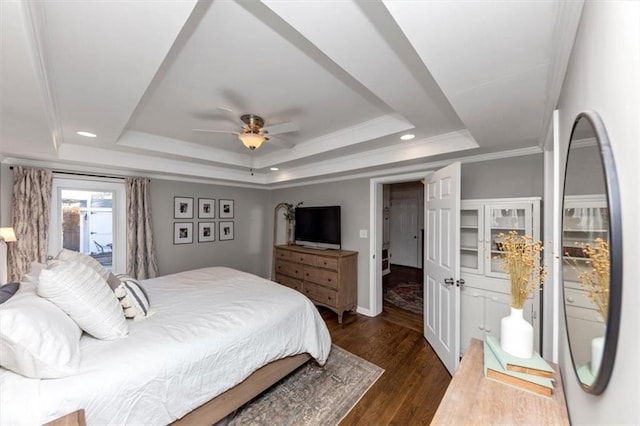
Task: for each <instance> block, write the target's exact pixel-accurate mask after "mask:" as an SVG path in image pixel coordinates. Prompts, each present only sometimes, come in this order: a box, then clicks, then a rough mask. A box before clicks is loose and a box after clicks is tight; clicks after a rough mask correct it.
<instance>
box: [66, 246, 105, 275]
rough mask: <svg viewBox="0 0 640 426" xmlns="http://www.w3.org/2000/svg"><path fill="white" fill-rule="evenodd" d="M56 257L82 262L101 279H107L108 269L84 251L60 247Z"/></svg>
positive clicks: (67, 260)
mask: <svg viewBox="0 0 640 426" xmlns="http://www.w3.org/2000/svg"><path fill="white" fill-rule="evenodd" d="M56 259H58V260H64V261H65V262H78V263H82V264H84V265H86V266H88V267H90V268H91V269H93V270H94V271H96V272H97V273H98V275H100V276H101V277H102V279H103V280H105V281H106V280H107V279H109V271H107V270H106V269H105V267H104V266H102V265H101V264H100V262H98V261H97V260H95V259H94V258H93V257H91V256H88V255H86V254H84V253H80V252H78V251H73V250H67V249H62V250H60V253H58V255H57V256H56Z"/></svg>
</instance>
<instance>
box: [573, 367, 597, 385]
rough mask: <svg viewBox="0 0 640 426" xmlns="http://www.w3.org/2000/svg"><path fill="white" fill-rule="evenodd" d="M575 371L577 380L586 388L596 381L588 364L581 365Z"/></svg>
mask: <svg viewBox="0 0 640 426" xmlns="http://www.w3.org/2000/svg"><path fill="white" fill-rule="evenodd" d="M576 371H577V373H578V378H579V379H580V381H581V382H582V383H584V384H585V385H587V386H591V385H592V384H593V382H594V381H595V380H596V378H595V377H593V375H592V374H591V369H590V368H589V364H584V365H581V366H580V367H578V369H577V370H576Z"/></svg>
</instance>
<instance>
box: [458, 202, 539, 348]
mask: <svg viewBox="0 0 640 426" xmlns="http://www.w3.org/2000/svg"><path fill="white" fill-rule="evenodd" d="M510 231H516V232H517V233H518V234H519V235H524V234H527V235H530V236H531V237H532V238H533V239H534V240H535V241H538V240H540V198H505V199H485V200H462V201H461V203H460V276H461V278H462V279H463V280H464V285H463V286H462V287H461V292H460V352H461V354H462V353H464V351H465V349H466V348H467V346H468V345H469V340H470V339H471V338H473V337H475V338H478V339H481V340H484V337H485V336H486V335H487V334H490V335H493V336H496V337H498V338H499V337H500V321H501V320H502V318H503V317H505V316H507V315H509V313H510V305H511V296H510V286H509V277H508V275H507V274H506V273H505V272H504V271H503V270H502V269H501V268H500V261H499V260H498V259H497V256H498V255H499V253H500V252H499V251H498V249H499V247H498V245H497V244H496V241H497V240H498V239H499V234H501V233H502V234H505V235H506V234H508V233H509V232H510ZM539 293H540V292H539V291H535V292H534V293H533V294H532V295H531V297H530V298H529V300H527V302H526V303H525V306H524V317H525V318H526V319H527V320H528V321H529V322H531V324H532V325H533V328H534V348H535V349H536V350H539V349H540V348H539V342H540V315H539V312H540V294H539Z"/></svg>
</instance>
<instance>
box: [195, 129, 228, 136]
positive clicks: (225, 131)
mask: <svg viewBox="0 0 640 426" xmlns="http://www.w3.org/2000/svg"><path fill="white" fill-rule="evenodd" d="M191 130H193V131H194V132H207V133H229V134H232V135H239V134H240V133H238V132H231V131H229V130H211V129H191Z"/></svg>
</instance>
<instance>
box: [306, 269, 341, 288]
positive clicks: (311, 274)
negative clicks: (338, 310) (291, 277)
mask: <svg viewBox="0 0 640 426" xmlns="http://www.w3.org/2000/svg"><path fill="white" fill-rule="evenodd" d="M304 280H305V281H312V282H314V283H318V284H322V285H326V286H328V287H331V288H338V273H337V272H335V271H329V270H326V269H320V268H313V267H308V266H305V267H304Z"/></svg>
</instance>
